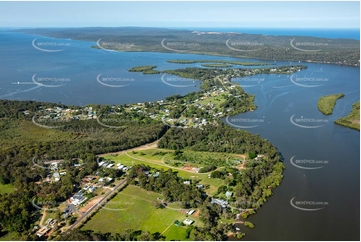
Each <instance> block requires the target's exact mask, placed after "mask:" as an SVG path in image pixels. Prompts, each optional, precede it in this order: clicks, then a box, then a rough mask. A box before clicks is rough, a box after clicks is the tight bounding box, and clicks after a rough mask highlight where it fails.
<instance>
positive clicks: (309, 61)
mask: <svg viewBox="0 0 361 242" xmlns="http://www.w3.org/2000/svg"><path fill="white" fill-rule="evenodd" d="M35 29H38V28H35ZM20 30H28V29H17V30H13V31H3V32H8V33H21V34H26V35H33V36H42V37H46V38H53V39H63V40H71V41H81V42H87V43H92V44H95V45H91V46H90V48H93V49H100V50H101V49H102V48H101V47H99V46H98V45H97V41H94V40H80V39H75V38H59V37H52V36H49V35H43V34H32V33H26V32H23V31H20ZM170 30H175V29H170ZM249 35H257V34H249ZM274 37H278V36H276V35H275V36H274ZM290 37H295V36H290ZM297 37H313V36H297ZM313 38H319V37H313ZM326 39H329V38H326ZM337 39H338V38H337ZM346 40H354V41H360V40H356V39H346ZM160 46H161V44H160ZM109 51H113V52H135V53H136V52H138V53H141V52H149V53H174V54H195V55H205V56H207V55H208V56H217V57H228V58H235V59H254V60H257V61H280V62H297V63H316V64H317V63H318V64H329V65H337V66H352V67H360V61H358V63H357V64H344V63H342V62H341V61H339V62H326V61H313V60H303V61H300V60H295V59H284V58H280V59H267V58H260V57H248V56H242V57H235V56H232V55H224V54H219V53H204V52H197V51H194V52H193V51H189V52H183V51H182V52H175V51H169V50H167V49H164V51H158V50H157V51H152V50H134V51H132V50H117V49H111V48H109Z"/></svg>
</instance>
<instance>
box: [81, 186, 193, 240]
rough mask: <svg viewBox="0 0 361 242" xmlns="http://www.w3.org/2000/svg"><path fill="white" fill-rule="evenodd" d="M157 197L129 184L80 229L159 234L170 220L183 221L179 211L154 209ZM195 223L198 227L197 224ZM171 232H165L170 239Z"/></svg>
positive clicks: (174, 233) (160, 196)
mask: <svg viewBox="0 0 361 242" xmlns="http://www.w3.org/2000/svg"><path fill="white" fill-rule="evenodd" d="M157 198H162V195H161V194H158V193H154V192H149V191H146V190H144V189H141V188H138V187H136V186H132V185H129V186H128V187H126V188H125V189H124V190H122V191H121V192H120V193H118V194H117V196H115V197H114V198H113V199H112V200H111V201H109V202H108V203H107V204H106V205H105V206H104V207H103V208H102V209H101V210H99V212H98V213H97V214H95V215H94V216H93V217H92V218H91V220H90V221H88V222H87V223H86V224H85V225H84V226H83V227H82V230H87V229H91V230H94V231H100V232H102V233H106V232H111V233H124V232H125V231H126V230H127V229H133V230H135V231H136V230H148V231H150V232H151V233H155V232H159V233H163V232H164V231H166V229H167V228H168V227H169V226H170V225H172V224H173V223H174V220H179V221H183V220H184V219H185V218H186V215H185V213H183V212H181V211H180V210H173V209H168V208H163V209H156V208H155V206H154V203H155V202H156V201H157ZM173 207H174V206H173ZM198 221H199V220H198ZM196 223H197V225H200V224H199V223H200V222H196ZM169 228H172V226H170V227H169ZM172 231H173V229H172V230H171V232H168V230H167V231H166V232H168V233H169V236H170V237H172V238H173V237H175V236H178V235H177V233H178V232H177V233H176V232H174V231H173V232H172ZM181 234H182V233H181ZM167 239H168V238H167ZM178 239H179V238H178ZM180 239H182V238H180Z"/></svg>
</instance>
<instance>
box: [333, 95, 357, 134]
mask: <svg viewBox="0 0 361 242" xmlns="http://www.w3.org/2000/svg"><path fill="white" fill-rule="evenodd" d="M335 124H338V125H342V126H345V127H348V128H351V129H356V130H358V131H360V101H358V102H356V103H354V104H352V110H351V112H350V113H349V115H347V116H346V117H343V118H339V119H337V120H335Z"/></svg>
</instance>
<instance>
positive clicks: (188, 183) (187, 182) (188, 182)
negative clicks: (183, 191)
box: [183, 181, 191, 185]
mask: <svg viewBox="0 0 361 242" xmlns="http://www.w3.org/2000/svg"><path fill="white" fill-rule="evenodd" d="M183 184H185V185H190V184H191V182H190V181H184V182H183Z"/></svg>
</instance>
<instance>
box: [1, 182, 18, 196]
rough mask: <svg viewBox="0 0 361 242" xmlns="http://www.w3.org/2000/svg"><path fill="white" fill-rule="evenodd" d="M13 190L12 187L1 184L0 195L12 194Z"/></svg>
mask: <svg viewBox="0 0 361 242" xmlns="http://www.w3.org/2000/svg"><path fill="white" fill-rule="evenodd" d="M14 191H15V189H14V186H13V185H11V184H6V185H3V184H0V194H5V193H9V194H10V193H12V192H14Z"/></svg>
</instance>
